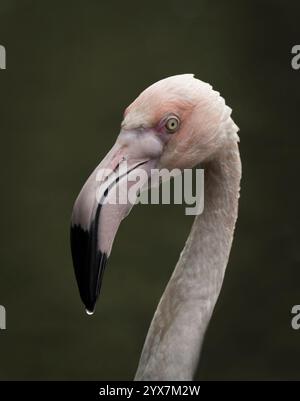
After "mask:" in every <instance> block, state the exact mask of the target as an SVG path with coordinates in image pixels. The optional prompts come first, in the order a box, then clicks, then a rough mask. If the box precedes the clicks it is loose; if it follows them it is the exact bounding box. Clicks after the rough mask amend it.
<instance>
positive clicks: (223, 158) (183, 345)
mask: <svg viewBox="0 0 300 401" xmlns="http://www.w3.org/2000/svg"><path fill="white" fill-rule="evenodd" d="M204 170H205V172H204V176H205V186H204V188H205V193H204V196H205V203H204V211H203V213H202V214H201V215H199V216H196V218H195V221H194V223H193V226H192V229H191V233H190V235H189V237H188V239H187V241H186V244H185V247H184V249H183V251H182V253H181V256H180V258H179V261H178V263H177V265H176V268H175V270H174V272H173V274H172V277H171V279H170V281H169V283H168V285H167V287H166V289H165V291H164V293H163V296H162V298H161V300H160V302H159V305H158V307H157V310H156V312H155V315H154V317H153V320H152V323H151V325H150V329H149V332H148V334H147V338H146V341H145V344H144V348H143V351H142V355H141V358H140V362H139V366H138V369H137V373H136V376H135V380H192V379H193V376H194V373H195V370H196V369H197V364H198V359H199V355H200V350H201V346H202V343H203V339H204V335H205V332H206V329H207V326H208V323H209V321H210V318H211V315H212V312H213V309H214V306H215V303H216V301H217V298H218V295H219V293H220V290H221V286H222V283H223V278H224V273H225V269H226V265H227V262H228V258H229V253H230V249H231V244H232V239H233V233H234V227H235V222H236V219H237V213H238V198H239V189H240V178H241V162H240V157H239V150H238V145H237V143H236V142H232V144H231V145H230V146H229V147H227V148H225V149H223V150H222V151H220V152H219V153H218V155H217V157H216V158H214V159H213V160H212V161H210V162H208V163H206V165H205V166H204Z"/></svg>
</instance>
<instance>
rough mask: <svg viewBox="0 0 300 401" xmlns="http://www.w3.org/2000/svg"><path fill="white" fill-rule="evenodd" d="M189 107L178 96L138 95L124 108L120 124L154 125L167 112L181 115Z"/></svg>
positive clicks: (188, 104)
mask: <svg viewBox="0 0 300 401" xmlns="http://www.w3.org/2000/svg"><path fill="white" fill-rule="evenodd" d="M190 107H191V104H190V103H188V102H187V101H185V100H184V99H180V98H177V99H170V98H168V97H167V96H160V97H155V96H147V97H146V96H143V97H139V98H137V99H136V100H135V101H134V102H133V103H131V105H130V106H128V107H127V109H126V110H125V113H124V119H123V122H122V126H123V127H125V128H127V129H132V128H137V127H154V126H156V125H157V124H158V123H159V122H160V121H161V119H162V118H164V117H165V116H166V115H168V114H172V113H174V114H176V115H178V116H179V117H183V116H184V114H185V113H186V111H187V110H188V109H189V108H190Z"/></svg>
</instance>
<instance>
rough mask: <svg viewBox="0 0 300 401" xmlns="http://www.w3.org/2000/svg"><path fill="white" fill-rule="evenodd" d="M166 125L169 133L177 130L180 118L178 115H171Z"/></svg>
mask: <svg viewBox="0 0 300 401" xmlns="http://www.w3.org/2000/svg"><path fill="white" fill-rule="evenodd" d="M165 127H166V129H167V131H168V132H169V133H173V132H175V131H176V130H177V129H178V127H179V119H178V118H177V117H174V116H172V117H169V118H168V119H167V121H166V124H165Z"/></svg>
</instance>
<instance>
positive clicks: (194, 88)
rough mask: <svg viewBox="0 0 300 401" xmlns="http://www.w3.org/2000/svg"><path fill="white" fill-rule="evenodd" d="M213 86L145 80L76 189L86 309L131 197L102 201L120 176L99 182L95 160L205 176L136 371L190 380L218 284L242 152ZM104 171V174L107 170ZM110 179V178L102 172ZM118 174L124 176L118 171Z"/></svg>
mask: <svg viewBox="0 0 300 401" xmlns="http://www.w3.org/2000/svg"><path fill="white" fill-rule="evenodd" d="M231 111H232V110H231V108H229V107H228V106H226V104H225V101H224V99H223V98H222V97H221V96H220V94H219V92H217V91H215V90H213V88H212V86H211V85H209V84H207V83H205V82H203V81H201V80H199V79H196V78H195V77H194V75H193V74H182V75H176V76H171V77H168V78H165V79H162V80H160V81H158V82H156V83H154V84H153V85H151V86H149V87H148V88H147V89H146V90H144V91H143V92H142V93H141V94H140V95H139V96H138V97H137V98H136V100H134V102H133V103H132V104H130V106H129V107H127V108H126V110H125V112H124V118H123V121H122V124H121V131H120V133H119V135H118V137H117V140H116V142H115V144H114V146H113V147H112V149H111V150H110V152H109V153H108V154H107V155H106V157H105V158H104V159H103V161H102V162H101V163H100V164H99V165H98V167H97V168H96V169H95V170H94V172H93V173H92V174H91V175H90V177H89V178H88V180H87V181H86V183H85V184H84V186H83V188H82V190H81V192H80V193H79V195H78V197H77V199H76V201H75V204H74V208H73V213H72V222H71V249H72V258H73V264H74V270H75V275H76V279H77V283H78V288H79V292H80V296H81V299H82V301H83V303H84V305H85V307H86V310H87V312H88V313H90V314H92V313H93V311H94V309H95V304H96V301H97V298H98V295H99V292H100V287H101V282H102V278H103V273H104V269H105V265H106V263H107V259H108V257H109V255H110V252H111V248H112V243H113V240H114V237H115V235H116V232H117V229H118V226H119V225H120V223H121V220H122V219H123V218H124V217H125V216H126V215H127V214H128V213H129V212H130V210H131V208H132V204H122V205H120V204H117V205H110V204H102V203H101V202H99V199H97V197H96V196H95V193H96V191H97V190H98V189H99V188H98V187H99V185H100V188H101V187H102V189H103V190H104V189H105V190H104V192H103V191H102V193H104V195H105V196H108V197H109V196H110V194H111V193H112V192H113V191H114V188H115V187H116V186H119V187H122V185H123V184H122V179H120V180H117V181H118V182H117V181H115V182H112V183H109V179H108V180H103V182H101V183H100V184H99V181H97V173H98V172H99V170H100V169H103V168H105V169H111V170H114V171H116V170H117V169H118V167H119V165H120V162H121V161H122V160H126V162H127V170H126V171H125V173H124V174H123V176H124V175H125V176H126V175H130V174H131V173H132V171H134V170H135V169H137V168H142V169H143V170H144V171H146V172H147V174H148V175H150V173H151V169H153V168H154V167H158V168H167V169H173V168H179V169H186V168H193V167H194V166H201V167H202V168H203V169H204V172H205V173H204V175H205V184H204V192H205V203H204V211H203V213H202V214H201V215H198V216H196V217H195V219H194V222H193V225H192V228H191V232H190V234H189V236H188V238H187V241H186V244H185V246H184V248H183V250H182V252H181V255H180V258H179V260H178V262H177V265H176V267H175V269H174V271H173V274H172V276H171V278H170V280H169V282H168V284H167V286H166V289H165V291H164V293H163V295H162V297H161V299H160V302H159V304H158V307H157V309H156V312H155V314H154V317H153V319H152V322H151V324H150V328H149V331H148V334H147V336H146V340H145V343H144V346H143V350H142V354H141V357H140V360H139V364H138V368H137V372H136V375H135V380H192V379H193V377H194V374H195V371H196V368H197V365H198V360H199V356H200V351H201V348H202V343H203V339H204V335H205V332H206V329H207V326H208V324H209V321H210V319H211V316H212V313H213V309H214V306H215V304H216V301H217V298H218V295H219V293H220V290H221V286H222V283H223V278H224V273H225V269H226V266H227V263H228V258H229V253H230V249H231V245H232V240H233V234H234V229H235V223H236V219H237V215H238V199H239V192H240V179H241V161H240V155H239V148H238V142H239V137H238V134H237V132H238V127H237V125H236V124H235V123H234V122H233V120H232V118H231ZM106 178H107V177H106ZM108 178H109V177H108ZM123 181H124V180H123Z"/></svg>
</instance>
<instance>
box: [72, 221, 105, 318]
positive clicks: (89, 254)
mask: <svg viewBox="0 0 300 401" xmlns="http://www.w3.org/2000/svg"><path fill="white" fill-rule="evenodd" d="M93 234H94V232H93V230H90V231H86V230H83V229H82V228H81V227H80V226H78V225H74V226H72V228H71V249H72V258H73V265H74V270H75V275H76V279H77V284H78V288H79V292H80V296H81V300H82V302H83V304H84V305H85V308H86V312H87V314H89V315H92V314H93V313H94V311H95V305H96V302H97V299H98V296H99V293H100V288H101V283H102V280H103V274H104V270H105V266H106V263H107V255H106V253H104V252H101V251H100V250H99V249H97V241H95V235H93Z"/></svg>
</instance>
